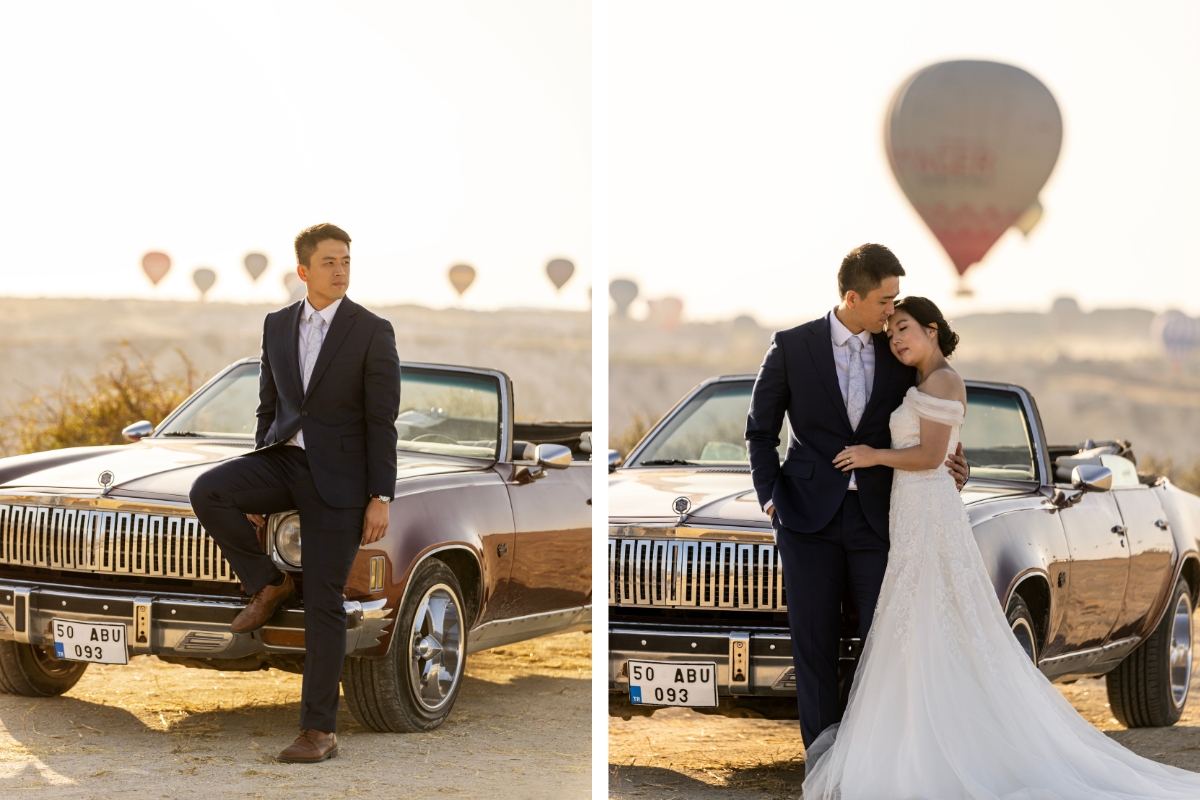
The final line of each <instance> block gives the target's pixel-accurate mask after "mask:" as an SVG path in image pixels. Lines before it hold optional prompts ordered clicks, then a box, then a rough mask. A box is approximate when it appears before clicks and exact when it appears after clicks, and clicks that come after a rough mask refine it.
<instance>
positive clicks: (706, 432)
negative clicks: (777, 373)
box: [634, 381, 787, 467]
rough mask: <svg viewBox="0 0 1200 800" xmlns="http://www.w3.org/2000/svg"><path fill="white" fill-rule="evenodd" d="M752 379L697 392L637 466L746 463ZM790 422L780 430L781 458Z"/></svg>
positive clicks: (740, 464) (657, 435)
mask: <svg viewBox="0 0 1200 800" xmlns="http://www.w3.org/2000/svg"><path fill="white" fill-rule="evenodd" d="M752 388H753V385H752V384H751V383H749V382H741V381H739V382H736V383H714V384H711V385H710V386H706V387H705V388H704V389H701V390H700V391H699V392H697V393H696V395H695V396H694V397H692V399H691V400H689V401H688V402H687V404H686V405H685V406H684V407H683V408H681V409H679V412H678V413H677V414H676V415H675V416H674V417H672V418H671V421H670V422H668V423H667V424H666V425H665V426H664V427H663V428H662V430H660V431H659V432H658V433H657V434H655V436H654V438H653V439H651V440H650V442H649V443H648V444H647V445H646V447H645V448H643V450H642V452H641V453H640V454H639V455H638V457H637V459H636V461H635V462H634V463H635V464H636V465H637V466H643V467H654V466H671V465H687V464H696V465H704V466H743V467H748V466H749V465H750V461H749V459H748V457H747V455H746V440H745V433H746V412H747V411H749V409H750V390H751V389H752ZM786 431H787V423H786V422H785V423H784V426H783V430H782V431H781V432H780V437H779V439H780V442H779V457H780V459H782V458H783V456H784V454H785V453H786V452H787V433H786Z"/></svg>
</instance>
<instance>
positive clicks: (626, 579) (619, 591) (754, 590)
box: [608, 529, 787, 612]
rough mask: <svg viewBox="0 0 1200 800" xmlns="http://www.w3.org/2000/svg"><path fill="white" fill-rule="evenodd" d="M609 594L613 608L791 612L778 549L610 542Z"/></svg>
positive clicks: (729, 544)
mask: <svg viewBox="0 0 1200 800" xmlns="http://www.w3.org/2000/svg"><path fill="white" fill-rule="evenodd" d="M672 530H675V529H672ZM608 590H609V594H608V603H609V605H610V606H662V607H665V608H720V609H735V610H746V611H772V612H776V611H787V596H786V593H785V591H784V586H783V566H782V564H781V563H780V561H779V555H778V552H777V551H776V549H775V545H774V544H773V543H771V544H767V543H750V542H739V541H714V540H686V539H684V540H678V539H674V540H673V539H640V538H639V539H626V538H616V537H614V538H610V539H609V540H608Z"/></svg>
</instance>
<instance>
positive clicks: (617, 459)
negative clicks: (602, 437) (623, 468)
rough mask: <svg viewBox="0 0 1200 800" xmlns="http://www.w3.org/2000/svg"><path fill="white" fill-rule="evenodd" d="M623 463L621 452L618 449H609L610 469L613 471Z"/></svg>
mask: <svg viewBox="0 0 1200 800" xmlns="http://www.w3.org/2000/svg"><path fill="white" fill-rule="evenodd" d="M620 463H621V454H620V453H619V452H618V451H616V450H609V451H608V471H609V472H612V471H613V470H615V469H616V468H617V465H618V464H620Z"/></svg>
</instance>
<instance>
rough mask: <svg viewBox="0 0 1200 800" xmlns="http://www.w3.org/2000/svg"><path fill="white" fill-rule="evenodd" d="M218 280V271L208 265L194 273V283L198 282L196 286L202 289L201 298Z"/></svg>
mask: <svg viewBox="0 0 1200 800" xmlns="http://www.w3.org/2000/svg"><path fill="white" fill-rule="evenodd" d="M216 282H217V273H215V272H213V271H212V270H211V269H209V268H208V267H199V268H197V269H196V271H195V272H193V273H192V283H194V284H196V288H197V289H199V290H200V299H201V300H203V299H204V296H205V295H206V294H208V290H209V289H211V288H212V287H213V284H215V283H216Z"/></svg>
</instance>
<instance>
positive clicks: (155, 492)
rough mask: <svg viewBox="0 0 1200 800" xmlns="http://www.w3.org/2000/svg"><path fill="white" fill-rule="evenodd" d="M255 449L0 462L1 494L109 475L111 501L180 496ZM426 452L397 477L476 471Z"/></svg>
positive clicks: (163, 444)
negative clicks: (216, 468) (199, 480)
mask: <svg viewBox="0 0 1200 800" xmlns="http://www.w3.org/2000/svg"><path fill="white" fill-rule="evenodd" d="M250 451H251V445H250V444H249V443H248V442H236V441H230V440H216V441H203V440H196V439H188V440H172V439H143V440H142V441H140V442H137V443H135V444H128V445H116V446H112V447H73V448H68V449H65V450H52V451H49V452H46V453H33V454H30V455H25V456H16V457H14V458H6V459H2V460H0V491H12V490H20V489H22V488H28V489H36V490H38V491H47V490H49V491H54V490H63V491H69V492H71V493H73V494H79V493H83V494H93V493H94V494H100V493H101V491H102V489H103V487H102V486H101V484H100V475H101V473H103V472H111V473H112V478H113V484H112V489H111V490H110V491H109V493H108V494H109V496H110V497H151V498H180V499H184V500H186V499H187V497H188V494H189V492H190V491H191V488H192V484H193V483H194V482H195V481H196V479H197V478H198V477H199V476H200V475H201V474H203V473H204V472H206V471H208V470H209V469H212V467H213V466H215V465H216V464H218V463H220V462H222V461H225V460H227V459H230V458H236V457H238V456H241V455H245V454H246V453H249V452H250ZM477 468H478V467H473V466H471V465H464V464H461V463H455V462H454V460H449V459H448V460H446V461H442V460H439V459H438V458H437V457H436V456H428V455H425V454H422V453H404V452H401V453H400V454H398V456H397V479H403V478H412V477H417V476H420V475H433V474H443V473H447V472H459V471H464V470H470V469H477Z"/></svg>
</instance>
